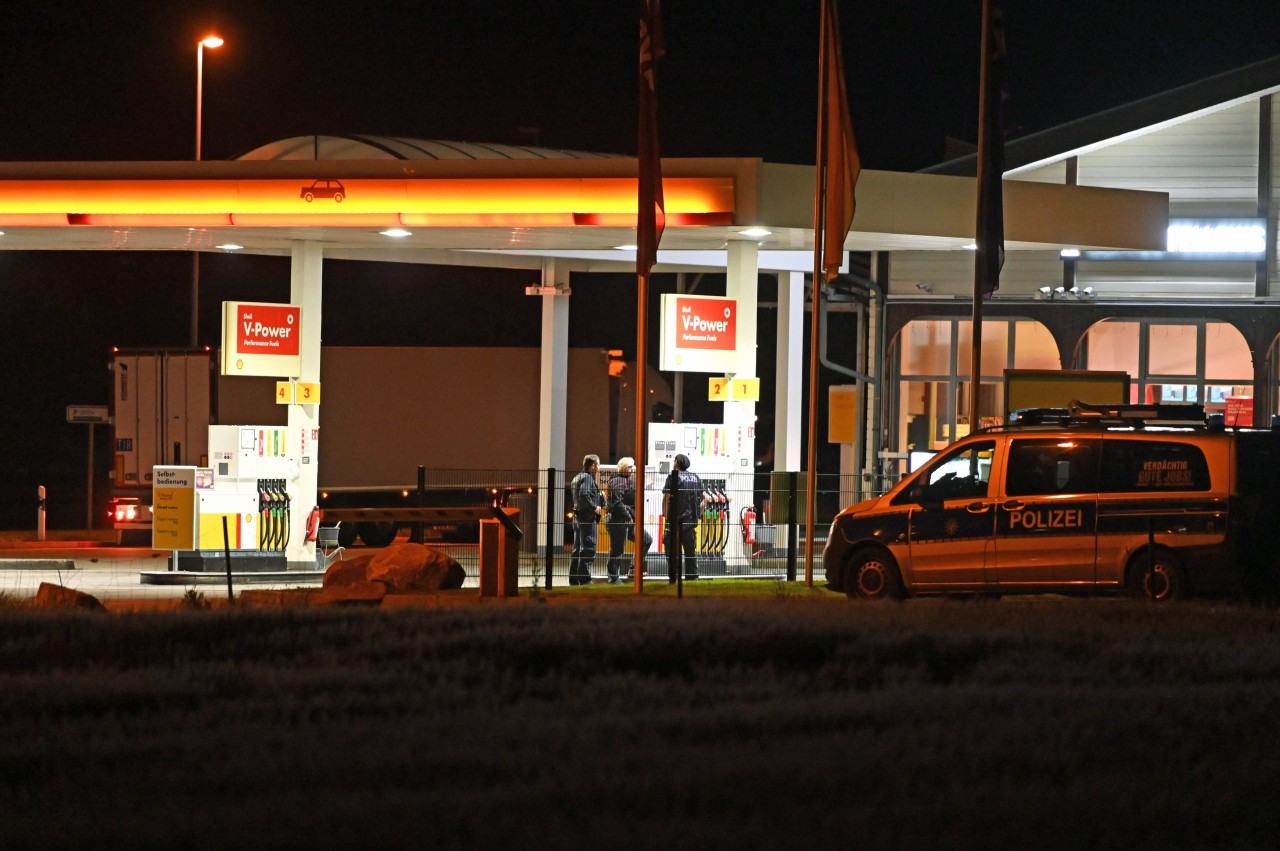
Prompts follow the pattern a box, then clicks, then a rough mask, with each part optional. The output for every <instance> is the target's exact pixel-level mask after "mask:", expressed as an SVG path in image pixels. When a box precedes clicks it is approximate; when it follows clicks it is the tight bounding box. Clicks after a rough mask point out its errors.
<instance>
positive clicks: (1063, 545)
mask: <svg viewBox="0 0 1280 851" xmlns="http://www.w3.org/2000/svg"><path fill="white" fill-rule="evenodd" d="M1277 473H1280V431H1264V430H1259V431H1253V430H1248V431H1245V430H1228V429H1226V428H1225V427H1224V426H1223V425H1222V421H1221V416H1220V415H1217V416H1216V417H1214V418H1210V419H1209V420H1208V421H1207V422H1206V420H1205V417H1204V409H1203V407H1202V406H1199V405H1145V406H1140V405H1120V406H1089V405H1077V406H1073V407H1072V408H1071V409H1036V410H1032V411H1019V412H1016V414H1015V415H1014V416H1013V417H1011V418H1010V424H1009V425H1004V426H997V427H993V428H986V429H981V430H979V431H977V432H974V433H973V434H971V435H969V436H967V437H965V438H962V439H961V440H959V441H957V442H956V443H953V444H952V445H951V446H949V447H947V448H946V449H945V450H943V451H941V452H939V453H938V454H937V455H936V456H934V457H933V458H932V459H931V460H930V461H929V462H928V463H927V464H926V465H924V466H923V467H921V468H920V469H919V470H917V471H916V472H915V473H913V474H912V475H910V476H908V477H906V478H904V479H903V480H902V481H901V482H899V483H898V484H897V485H896V486H895V487H894V488H893V489H892V490H890V491H889V492H888V493H886V494H885V495H884V496H881V497H878V498H876V499H871V500H867V501H865V502H861V503H858V504H857V505H854V506H851V507H849V508H846V509H845V510H844V511H842V512H841V513H840V514H839V515H838V516H837V517H836V519H835V521H834V522H833V523H832V526H831V532H830V534H829V535H828V537H827V544H826V549H825V550H824V552H823V565H824V567H825V568H826V574H827V583H828V585H829V587H831V588H832V589H833V590H836V591H843V592H845V593H846V594H848V595H849V596H850V597H858V598H864V599H884V598H890V599H891V598H900V597H903V596H907V595H918V594H957V593H960V594H963V593H976V594H1013V593H1120V592H1127V593H1129V594H1131V595H1133V596H1135V597H1139V598H1142V599H1146V600H1150V601H1153V602H1165V601H1169V600H1176V599H1179V598H1183V597H1187V596H1191V595H1203V596H1222V595H1235V594H1240V593H1247V594H1248V595H1249V596H1250V597H1252V598H1255V599H1266V598H1273V597H1274V596H1275V593H1276V587H1277V584H1278V583H1277V581H1276V579H1275V575H1276V574H1277V567H1280V488H1278V487H1277Z"/></svg>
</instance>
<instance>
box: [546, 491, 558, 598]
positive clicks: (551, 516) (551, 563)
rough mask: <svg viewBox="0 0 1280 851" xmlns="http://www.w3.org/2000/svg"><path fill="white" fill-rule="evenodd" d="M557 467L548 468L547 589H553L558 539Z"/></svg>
mask: <svg viewBox="0 0 1280 851" xmlns="http://www.w3.org/2000/svg"><path fill="white" fill-rule="evenodd" d="M556 495H557V492H556V468H555V467H548V468H547V517H546V524H547V529H546V535H545V536H544V539H545V540H546V542H547V545H546V547H545V548H544V549H543V574H544V576H545V579H544V584H545V585H546V587H547V590H548V591H550V590H551V570H552V568H554V567H555V563H556V558H555V546H556V544H555V540H556V515H557V514H558V513H559V512H557V510H556Z"/></svg>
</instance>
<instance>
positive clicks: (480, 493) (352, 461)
mask: <svg viewBox="0 0 1280 851" xmlns="http://www.w3.org/2000/svg"><path fill="white" fill-rule="evenodd" d="M217 363H218V358H217V353H216V352H214V351H210V350H208V349H204V350H164V351H157V350H146V351H116V352H115V353H114V354H113V356H112V359H111V371H112V382H113V393H112V423H113V428H114V442H115V454H114V474H113V482H114V489H113V494H112V513H113V516H114V522H115V528H116V529H117V531H118V538H119V540H121V542H122V543H123V542H129V543H135V544H139V545H145V544H149V543H150V539H151V510H150V507H151V486H152V481H151V471H152V468H153V467H154V466H156V465H163V464H183V465H193V466H206V465H207V464H208V454H209V449H208V430H209V426H210V425H261V426H279V425H284V424H285V423H286V422H287V419H288V409H287V406H285V405H281V404H277V403H276V392H275V391H276V381H277V379H275V378H247V377H243V376H224V375H220V374H218V369H217ZM616 371H617V370H616V364H615V372H616ZM625 380H626V373H625V371H624V373H623V375H621V376H616V375H611V373H610V357H609V354H608V353H607V352H602V351H600V350H599V349H571V350H570V351H569V364H568V384H569V390H568V406H569V410H568V416H567V418H566V422H567V439H566V447H567V452H566V458H567V462H566V463H567V464H568V466H569V467H570V468H576V467H577V465H578V461H579V459H581V457H582V456H583V455H584V454H586V453H587V452H597V453H600V454H607V453H609V450H610V448H611V447H612V445H614V444H616V445H617V446H621V447H627V446H629V444H628V440H629V437H628V435H629V433H630V432H629V428H630V423H629V420H630V419H631V414H630V413H629V412H628V411H627V410H625V406H623V405H620V404H619V399H624V400H625V393H623V394H620V393H618V392H616V391H617V390H618V389H619V388H618V387H611V386H610V382H616V383H618V384H621V383H622V382H624V381H625ZM320 384H321V387H322V391H321V409H320V427H321V429H322V432H323V439H322V440H320V441H319V443H318V445H319V447H320V450H319V453H318V457H317V459H316V462H317V463H318V464H319V480H320V493H319V494H316V495H307V494H294V495H293V499H294V500H295V504H296V505H297V506H298V508H299V510H302V509H303V505H302V503H304V502H305V503H307V505H306V506H305V507H306V508H310V507H311V501H312V500H313V499H314V500H315V503H316V504H318V506H319V507H320V508H324V507H326V506H329V507H334V508H336V507H346V508H350V507H371V508H376V507H397V506H413V505H417V504H419V501H421V502H422V504H425V505H475V504H478V502H477V501H479V502H483V501H485V500H488V499H492V498H494V497H495V496H497V497H499V498H502V499H514V500H520V501H522V502H523V503H524V504H523V505H522V507H524V508H525V509H526V511H532V507H533V505H534V504H535V500H534V498H533V497H532V496H531V495H530V494H529V490H530V488H532V487H536V486H537V485H538V484H539V483H540V482H541V477H540V471H539V469H538V444H537V440H538V421H539V387H540V352H539V350H538V349H534V348H478V347H476V348H435V347H386V346H381V347H337V346H326V347H324V348H323V349H322V351H321V369H320ZM648 386H649V387H650V388H651V389H652V390H653V391H654V393H653V395H652V398H653V400H654V402H656V403H667V404H669V403H670V401H671V393H670V389H669V385H667V384H666V382H665V381H664V380H663V379H662V378H661V376H660V375H659V374H658V373H656V372H653V371H651V372H650V374H649V385H648ZM611 391H614V392H611ZM611 424H612V427H611ZM622 454H627V453H626V452H625V451H623V452H622ZM420 466H421V467H424V468H426V470H427V471H428V476H427V488H426V489H425V493H423V494H421V495H420V493H419V488H418V475H417V471H418V468H419V467H420ZM495 488H496V489H498V491H499V492H498V493H497V494H495V493H494V489H495ZM513 504H514V503H513ZM397 526H398V524H395V523H386V522H384V523H373V522H366V523H360V524H356V526H355V528H351V527H350V526H349V525H347V526H345V527H344V528H343V529H342V533H343V544H344V546H347V545H350V543H351V541H352V538H353V537H354V536H355V535H357V534H358V535H359V536H360V538H362V539H363V540H364V541H365V543H367V544H369V545H371V546H382V545H385V544H387V543H389V542H390V541H391V540H394V537H395V535H396V534H397V532H398V528H397ZM438 531H440V532H442V533H448V532H449V530H448V529H443V530H438ZM463 531H464V532H465V531H467V530H463Z"/></svg>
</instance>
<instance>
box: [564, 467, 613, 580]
mask: <svg viewBox="0 0 1280 851" xmlns="http://www.w3.org/2000/svg"><path fill="white" fill-rule="evenodd" d="M599 467H600V456H598V455H587V456H586V457H584V458H583V459H582V472H581V473H579V474H578V475H576V476H574V477H573V481H572V482H571V483H570V484H569V488H570V490H571V491H572V492H573V554H572V555H571V556H570V557H569V584H570V585H590V584H591V567H592V564H593V563H594V562H595V559H596V524H597V523H598V522H599V520H600V515H601V514H604V496H603V495H602V494H601V493H600V486H599V485H598V484H596V470H597V469H599Z"/></svg>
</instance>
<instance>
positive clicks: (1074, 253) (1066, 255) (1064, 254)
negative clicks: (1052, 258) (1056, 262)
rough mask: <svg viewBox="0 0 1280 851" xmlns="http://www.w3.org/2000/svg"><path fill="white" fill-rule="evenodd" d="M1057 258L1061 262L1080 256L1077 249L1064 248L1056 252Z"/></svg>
mask: <svg viewBox="0 0 1280 851" xmlns="http://www.w3.org/2000/svg"><path fill="white" fill-rule="evenodd" d="M1058 256H1059V257H1061V258H1062V259H1063V260H1074V259H1076V258H1077V257H1079V256H1080V249H1079V248H1064V249H1062V250H1061V251H1059V252H1058Z"/></svg>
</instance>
